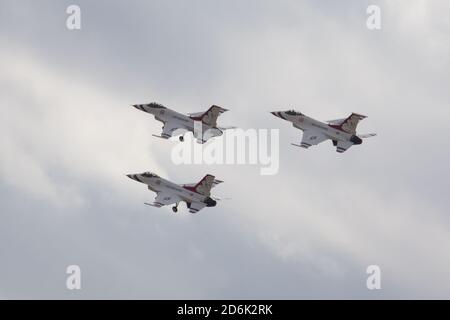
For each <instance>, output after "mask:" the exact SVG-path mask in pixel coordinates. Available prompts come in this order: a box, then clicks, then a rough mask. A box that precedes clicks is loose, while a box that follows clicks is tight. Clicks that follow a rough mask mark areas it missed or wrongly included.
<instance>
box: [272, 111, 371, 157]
mask: <svg viewBox="0 0 450 320" xmlns="http://www.w3.org/2000/svg"><path fill="white" fill-rule="evenodd" d="M271 113H272V114H273V115H274V116H276V117H279V118H281V119H284V120H286V121H289V122H292V125H293V126H294V127H295V128H297V129H300V130H302V131H303V137H302V142H301V144H300V145H298V144H295V143H292V145H294V146H297V147H302V148H305V149H307V148H309V147H310V146H313V145H317V144H319V143H321V142H322V141H325V140H328V139H331V141H332V142H333V145H334V146H335V147H336V151H337V152H339V153H342V152H344V151H345V150H347V149H348V148H350V147H351V146H352V145H354V144H361V143H362V142H363V140H362V139H364V138H369V137H373V136H375V135H376V134H375V133H368V134H357V133H356V126H357V125H358V122H359V121H360V120H362V119H364V118H367V117H366V116H363V115H360V114H357V113H352V114H351V115H350V116H348V117H347V118H345V119H337V120H330V121H327V122H321V121H317V120H315V119H312V118H310V117H307V116H305V115H304V114H302V113H301V112H297V111H294V110H289V111H275V112H271Z"/></svg>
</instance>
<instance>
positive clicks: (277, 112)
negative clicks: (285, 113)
mask: <svg viewBox="0 0 450 320" xmlns="http://www.w3.org/2000/svg"><path fill="white" fill-rule="evenodd" d="M271 114H273V115H274V116H275V117H278V118H282V119H283V117H282V116H281V112H280V111H272V112H271Z"/></svg>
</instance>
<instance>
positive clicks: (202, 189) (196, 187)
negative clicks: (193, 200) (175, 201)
mask: <svg viewBox="0 0 450 320" xmlns="http://www.w3.org/2000/svg"><path fill="white" fill-rule="evenodd" d="M222 182H223V181H221V180H217V179H216V177H214V176H213V175H211V174H207V175H206V176H204V177H203V179H202V180H200V181H199V182H198V183H192V184H185V185H184V186H183V187H184V188H186V189H188V190H191V191H194V192H197V193H200V194H202V195H204V196H208V197H209V196H210V195H211V188H212V187H214V186H216V185H218V184H219V183H222Z"/></svg>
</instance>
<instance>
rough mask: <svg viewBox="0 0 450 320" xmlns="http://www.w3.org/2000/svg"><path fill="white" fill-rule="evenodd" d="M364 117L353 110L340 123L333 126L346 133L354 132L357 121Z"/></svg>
mask: <svg viewBox="0 0 450 320" xmlns="http://www.w3.org/2000/svg"><path fill="white" fill-rule="evenodd" d="M364 118H367V117H366V116H363V115H362V114H357V113H354V112H353V113H352V114H351V115H349V116H348V117H347V118H346V119H344V121H342V123H340V124H337V125H333V126H335V127H338V128H339V129H341V130H343V131H345V132H348V133H356V127H357V126H358V123H359V121H361V120H362V119H364Z"/></svg>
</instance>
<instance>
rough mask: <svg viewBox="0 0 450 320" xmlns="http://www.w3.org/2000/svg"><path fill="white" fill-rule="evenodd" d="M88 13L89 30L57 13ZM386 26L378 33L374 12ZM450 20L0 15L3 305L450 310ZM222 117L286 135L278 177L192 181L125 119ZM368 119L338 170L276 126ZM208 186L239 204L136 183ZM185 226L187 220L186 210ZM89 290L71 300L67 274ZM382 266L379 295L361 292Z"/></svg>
mask: <svg viewBox="0 0 450 320" xmlns="http://www.w3.org/2000/svg"><path fill="white" fill-rule="evenodd" d="M70 4H77V5H79V6H80V8H81V30H76V31H70V30H68V29H67V28H66V19H67V16H68V15H67V14H66V8H67V6H69V5H70ZM370 4H376V5H379V6H380V8H381V18H382V25H381V26H382V29H381V30H377V31H371V30H368V29H367V27H366V19H367V14H366V8H367V6H368V5H370ZM448 12H450V3H449V2H448V1H445V0H442V1H439V0H431V1H425V0H415V1H406V0H405V1H376V0H373V1H339V3H338V2H337V1H331V0H330V1H298V0H293V1H260V0H252V1H250V0H249V1H237V0H236V1H234V0H232V1H206V0H204V1H195V0H194V1H98V0H97V1H81V0H77V1H56V0H54V1H39V2H37V1H31V0H30V1H25V0H21V1H12V0H10V1H9V0H3V1H1V4H0V40H1V41H0V70H1V72H0V218H1V221H0V298H10V299H12V298H62V299H77V298H156V299H158V298H159V299H161V298H166V299H170V298H172V299H177V298H202V299H207V298H266V299H271V298H275V299H277V298H288V299H291V298H363V299H366V298H375V299H379V298H388V299H390V298H447V299H449V298H450V250H449V245H450V210H449V208H450V199H449V197H448V193H449V190H450V183H449V181H450V169H449V163H450V153H449V147H450V143H449V137H448V127H449V124H450V90H449V84H450V75H449V70H450V21H449V19H448ZM151 101H157V102H160V103H162V104H164V105H166V106H168V107H172V108H174V109H176V110H178V111H180V112H198V111H202V110H206V109H207V108H208V107H209V106H210V105H212V104H217V105H220V106H222V107H225V108H228V109H230V110H231V111H230V112H227V113H226V114H224V115H223V116H221V118H220V123H221V124H223V125H236V126H239V127H241V128H268V129H270V128H279V129H280V171H279V173H278V174H277V175H273V176H261V175H259V167H258V166H250V165H228V166H227V165H223V166H220V165H215V166H206V165H203V166H201V165H181V166H177V165H174V164H173V163H172V162H171V158H170V152H171V150H172V147H173V146H174V144H176V142H171V141H165V140H161V139H156V138H153V137H152V136H151V134H154V133H159V132H160V129H161V124H160V123H159V122H156V121H155V120H154V119H153V117H151V116H150V115H147V114H145V113H142V112H139V111H138V110H136V109H134V108H132V107H130V104H133V103H147V102H151ZM291 108H293V109H296V110H298V111H301V112H303V113H306V114H307V115H310V116H312V117H314V118H317V119H321V120H327V119H335V118H342V117H345V116H347V115H348V114H350V113H351V112H358V113H362V114H365V115H367V116H368V118H367V119H365V120H364V121H363V122H361V123H360V125H359V126H358V130H359V132H361V133H366V132H377V133H378V136H377V137H375V138H371V139H369V140H366V141H365V142H364V143H363V144H362V145H360V146H355V147H353V148H351V149H349V150H348V151H347V152H345V153H344V154H338V153H336V151H335V149H334V148H332V145H331V143H330V142H325V143H323V144H321V145H319V146H317V147H312V148H310V149H308V150H304V149H300V148H295V147H292V146H291V145H290V143H291V142H297V143H298V142H299V141H300V139H301V132H300V131H299V130H295V129H294V128H292V126H290V125H289V124H288V123H286V122H283V121H282V120H281V119H279V118H276V117H273V116H272V115H271V114H270V113H269V111H274V110H286V109H291ZM147 170H149V171H153V172H156V173H158V174H160V175H161V176H163V177H167V178H169V179H171V180H173V181H175V182H179V183H189V182H196V181H198V180H199V179H200V178H201V177H203V176H204V175H205V174H206V173H211V174H214V175H216V177H217V178H218V179H222V180H225V183H223V184H221V185H220V186H218V187H217V188H215V189H214V192H215V193H216V194H217V195H219V196H223V197H231V198H232V199H231V200H228V201H223V202H220V203H219V205H218V206H217V207H215V208H206V209H204V210H202V211H201V212H200V213H199V214H197V215H187V214H185V215H183V214H176V215H174V214H172V211H171V210H170V207H166V208H163V209H156V208H150V207H147V206H144V205H143V202H150V201H152V200H153V198H154V194H153V193H151V192H149V191H148V190H146V188H145V186H143V185H139V184H138V183H136V182H134V181H131V180H130V179H128V178H127V177H126V176H125V174H127V173H137V172H143V171H147ZM180 211H182V212H185V211H186V210H185V208H182V209H181V210H180ZM71 264H76V265H79V266H80V267H81V270H82V289H81V290H79V291H69V290H67V289H66V286H65V281H66V277H67V275H66V273H65V271H66V267H67V266H68V265H71ZM372 264H376V265H379V266H380V268H381V272H382V280H381V282H382V283H381V285H382V289H381V290H371V291H370V290H368V289H367V288H366V278H367V274H366V268H367V266H368V265H372Z"/></svg>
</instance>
